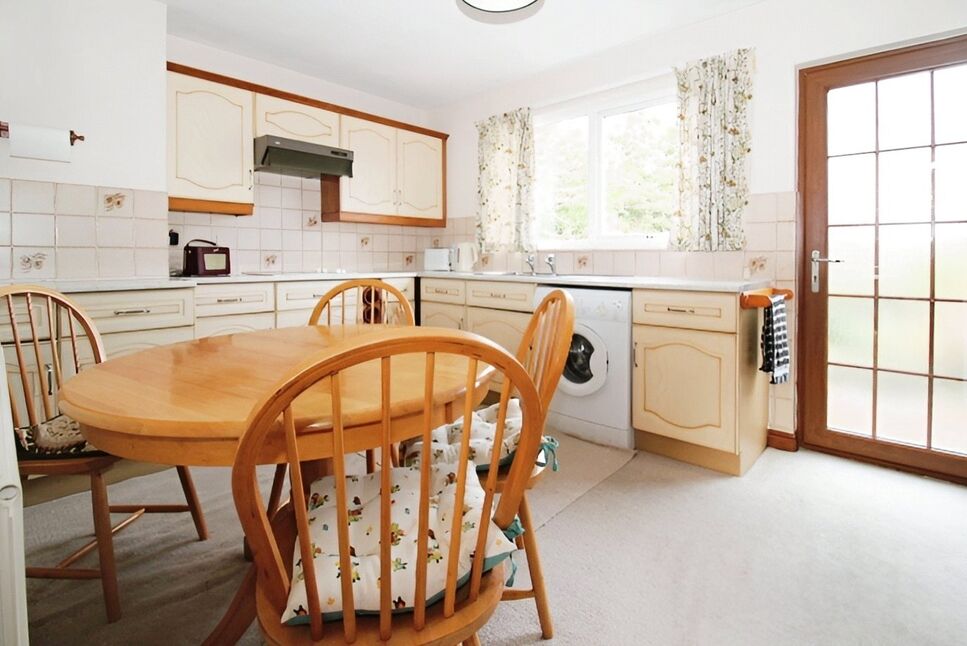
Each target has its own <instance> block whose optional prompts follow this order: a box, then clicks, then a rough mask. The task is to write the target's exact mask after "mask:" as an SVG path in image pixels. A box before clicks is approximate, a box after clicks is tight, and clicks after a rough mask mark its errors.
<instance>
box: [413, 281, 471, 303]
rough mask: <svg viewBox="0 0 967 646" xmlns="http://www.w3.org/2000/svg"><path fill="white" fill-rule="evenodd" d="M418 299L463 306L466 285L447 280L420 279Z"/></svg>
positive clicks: (465, 299) (465, 297) (465, 298)
mask: <svg viewBox="0 0 967 646" xmlns="http://www.w3.org/2000/svg"><path fill="white" fill-rule="evenodd" d="M420 299H421V300H424V301H432V302H434V303H453V304H454V305H463V304H464V303H466V302H467V283H465V282H464V281H462V280H450V279H448V278H421V279H420Z"/></svg>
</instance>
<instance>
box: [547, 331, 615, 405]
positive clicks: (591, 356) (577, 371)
mask: <svg viewBox="0 0 967 646" xmlns="http://www.w3.org/2000/svg"><path fill="white" fill-rule="evenodd" d="M607 378H608V348H607V346H605V344H604V341H603V340H602V339H601V337H600V336H598V334H597V333H596V332H595V331H594V330H592V329H591V328H589V327H588V326H587V325H584V324H583V323H577V324H575V326H574V334H573V335H572V336H571V349H570V350H569V351H568V354H567V361H566V362H565V363H564V374H563V375H562V376H561V381H560V382H558V386H557V387H558V389H559V390H560V391H561V392H563V393H566V394H568V395H571V396H573V397H584V396H587V395H590V394H591V393H593V392H597V391H598V390H600V389H601V387H602V386H603V385H604V382H605V381H607Z"/></svg>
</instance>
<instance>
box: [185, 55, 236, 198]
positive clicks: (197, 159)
mask: <svg viewBox="0 0 967 646" xmlns="http://www.w3.org/2000/svg"><path fill="white" fill-rule="evenodd" d="M253 175H254V165H253V148H252V93H251V92H249V91H247V90H242V89H239V88H235V87H230V86H227V85H221V84H218V83H212V82H211V81H206V80H204V79H200V78H195V77H193V76H186V75H184V74H177V73H174V72H169V73H168V195H169V196H170V197H183V198H193V199H203V200H217V201H223V202H242V203H251V202H252V182H253Z"/></svg>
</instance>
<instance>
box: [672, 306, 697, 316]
mask: <svg viewBox="0 0 967 646" xmlns="http://www.w3.org/2000/svg"><path fill="white" fill-rule="evenodd" d="M665 309H666V310H668V311H669V312H675V313H677V314H694V313H695V309H694V308H691V307H672V306H671V305H667V306H665Z"/></svg>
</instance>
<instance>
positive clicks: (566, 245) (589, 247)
mask: <svg viewBox="0 0 967 646" xmlns="http://www.w3.org/2000/svg"><path fill="white" fill-rule="evenodd" d="M670 240H671V234H670V233H668V232H667V231H666V232H664V233H654V234H648V235H637V236H614V237H607V238H595V239H585V240H563V239H562V240H541V241H539V242H538V243H537V249H538V250H539V251H668V250H669V249H670V247H669V242H670Z"/></svg>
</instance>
